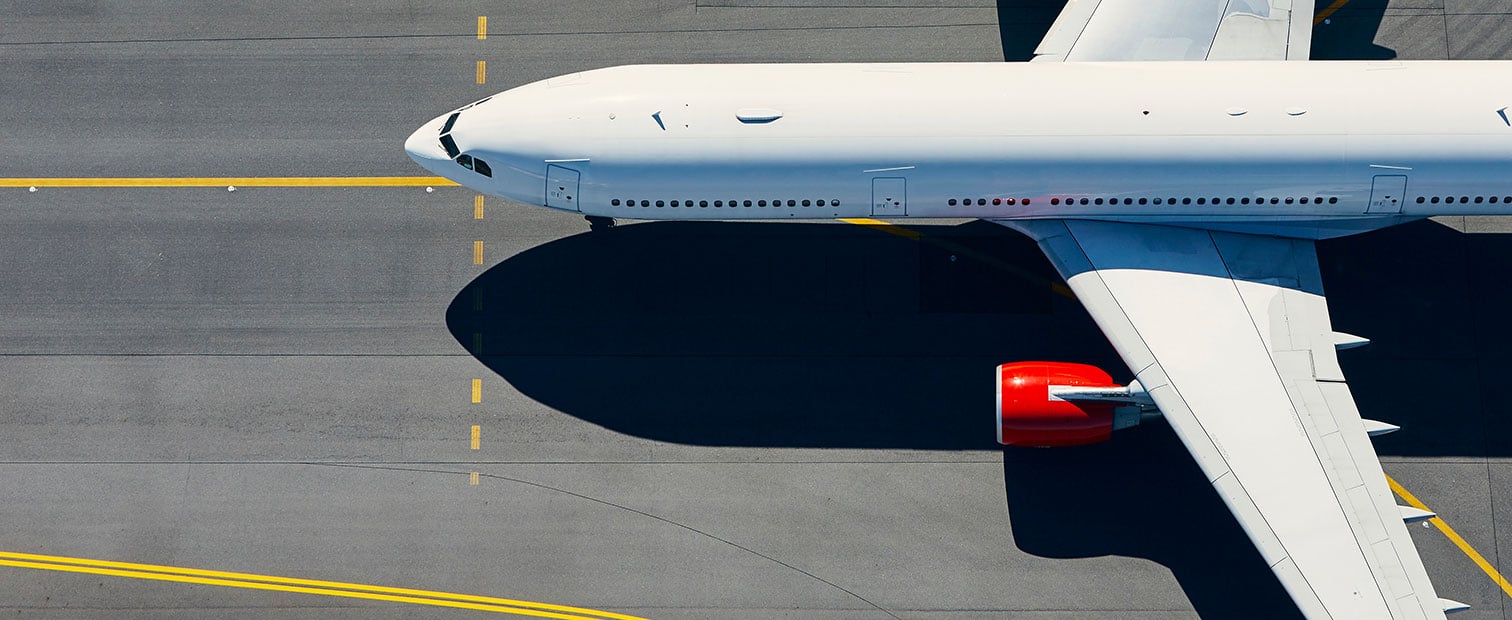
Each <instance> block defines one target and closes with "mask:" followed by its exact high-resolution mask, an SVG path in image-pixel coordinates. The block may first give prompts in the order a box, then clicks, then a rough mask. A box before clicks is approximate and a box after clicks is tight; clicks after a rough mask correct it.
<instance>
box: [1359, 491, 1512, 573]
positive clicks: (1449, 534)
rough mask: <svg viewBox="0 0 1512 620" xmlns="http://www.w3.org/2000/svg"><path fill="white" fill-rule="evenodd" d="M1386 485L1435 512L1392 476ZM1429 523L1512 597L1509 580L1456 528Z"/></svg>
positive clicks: (1438, 521) (1415, 504)
mask: <svg viewBox="0 0 1512 620" xmlns="http://www.w3.org/2000/svg"><path fill="white" fill-rule="evenodd" d="M1386 484H1389V485H1391V490H1392V492H1394V493H1396V494H1397V495H1400V496H1401V497H1402V499H1404V500H1407V503H1408V504H1410V505H1411V506H1412V507H1413V508H1416V509H1418V510H1427V511H1428V512H1433V510H1432V509H1430V508H1428V506H1426V505H1424V504H1423V502H1421V501H1419V500H1418V498H1417V497H1415V496H1414V495H1413V494H1411V493H1408V492H1407V489H1406V488H1404V487H1402V485H1400V484H1398V483H1397V481H1396V480H1393V479H1392V478H1391V476H1386ZM1428 522H1429V523H1432V524H1433V527H1436V528H1438V531H1440V532H1442V533H1443V534H1444V538H1448V539H1449V542H1452V543H1454V546H1456V547H1459V550H1460V551H1461V552H1463V553H1464V554H1465V555H1466V556H1468V557H1469V558H1470V561H1471V562H1475V565H1476V566H1479V567H1480V569H1481V572H1483V573H1485V574H1486V576H1487V577H1490V578H1491V581H1494V582H1496V585H1497V586H1498V587H1500V588H1501V589H1502V592H1505V593H1506V594H1507V596H1508V597H1512V583H1507V578H1506V577H1503V576H1502V574H1501V573H1500V572H1498V571H1497V570H1496V567H1494V566H1492V565H1491V563H1490V562H1487V561H1486V558H1485V556H1482V555H1481V554H1480V552H1479V551H1476V550H1475V547H1471V546H1470V543H1468V542H1465V539H1464V538H1463V537H1461V536H1460V535H1459V532H1456V531H1454V528H1452V527H1449V524H1448V523H1445V522H1444V520H1443V519H1440V518H1438V517H1433V518H1431V519H1429V520H1428Z"/></svg>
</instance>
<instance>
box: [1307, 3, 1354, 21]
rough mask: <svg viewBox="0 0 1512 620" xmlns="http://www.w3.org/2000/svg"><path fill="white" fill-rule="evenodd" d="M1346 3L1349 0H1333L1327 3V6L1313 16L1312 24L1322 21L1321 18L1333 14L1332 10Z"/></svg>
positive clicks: (1326, 17)
mask: <svg viewBox="0 0 1512 620" xmlns="http://www.w3.org/2000/svg"><path fill="white" fill-rule="evenodd" d="M1346 4H1349V0H1334V3H1333V4H1330V5H1328V8H1326V9H1323V10H1322V11H1320V12H1319V13H1318V16H1317V17H1314V18H1313V25H1314V26H1316V25H1318V24H1321V23H1323V20H1325V19H1328V16H1329V15H1333V14H1334V11H1337V10H1339V9H1342V8H1344V5H1346Z"/></svg>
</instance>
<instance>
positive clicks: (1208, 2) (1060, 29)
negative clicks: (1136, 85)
mask: <svg viewBox="0 0 1512 620" xmlns="http://www.w3.org/2000/svg"><path fill="white" fill-rule="evenodd" d="M1313 8H1314V0H1070V1H1069V2H1067V3H1066V7H1065V8H1064V9H1062V10H1061V13H1060V15H1059V16H1058V17H1057V18H1056V20H1055V23H1054V24H1053V25H1052V26H1051V28H1050V31H1049V32H1048V33H1047V34H1046V35H1045V38H1044V39H1043V40H1041V41H1040V45H1039V47H1038V48H1036V49H1035V51H1034V53H1035V58H1034V60H1036V61H1040V62H1062V61H1069V62H1098V61H1122V60H1307V58H1308V56H1309V54H1310V52H1311V48H1312V15H1313Z"/></svg>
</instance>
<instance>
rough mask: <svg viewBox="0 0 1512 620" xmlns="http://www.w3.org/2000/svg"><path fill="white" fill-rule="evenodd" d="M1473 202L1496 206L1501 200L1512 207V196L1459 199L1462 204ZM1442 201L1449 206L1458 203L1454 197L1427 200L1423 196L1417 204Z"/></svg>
mask: <svg viewBox="0 0 1512 620" xmlns="http://www.w3.org/2000/svg"><path fill="white" fill-rule="evenodd" d="M1472 200H1473V201H1475V204H1480V203H1483V202H1489V203H1491V204H1496V203H1497V201H1498V200H1500V201H1501V202H1504V203H1507V204H1509V205H1512V196H1503V197H1497V196H1492V197H1490V198H1487V197H1485V196H1475V197H1473V198H1472V197H1470V196H1460V197H1459V199H1458V202H1459V203H1460V204H1468V203H1469V202H1470V201H1472ZM1440 201H1442V202H1443V203H1444V204H1448V205H1452V204H1454V203H1455V202H1456V200H1455V198H1454V196H1445V197H1443V198H1439V197H1438V196H1433V197H1431V198H1427V197H1423V196H1418V198H1417V203H1418V204H1423V203H1425V202H1431V203H1433V204H1438V203H1439V202H1440Z"/></svg>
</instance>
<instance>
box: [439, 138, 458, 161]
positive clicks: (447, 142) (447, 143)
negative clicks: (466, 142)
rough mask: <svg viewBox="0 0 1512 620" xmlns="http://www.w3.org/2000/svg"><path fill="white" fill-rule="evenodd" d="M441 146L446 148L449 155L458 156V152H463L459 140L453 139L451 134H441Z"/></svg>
mask: <svg viewBox="0 0 1512 620" xmlns="http://www.w3.org/2000/svg"><path fill="white" fill-rule="evenodd" d="M441 146H443V147H445V148H446V156H447V157H451V158H456V157H457V153H461V152H462V149H459V148H457V141H456V140H453V139H452V137H451V136H450V135H444V136H441Z"/></svg>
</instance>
